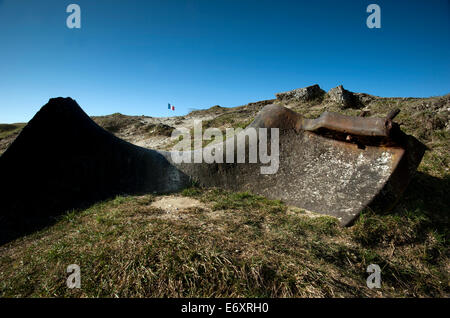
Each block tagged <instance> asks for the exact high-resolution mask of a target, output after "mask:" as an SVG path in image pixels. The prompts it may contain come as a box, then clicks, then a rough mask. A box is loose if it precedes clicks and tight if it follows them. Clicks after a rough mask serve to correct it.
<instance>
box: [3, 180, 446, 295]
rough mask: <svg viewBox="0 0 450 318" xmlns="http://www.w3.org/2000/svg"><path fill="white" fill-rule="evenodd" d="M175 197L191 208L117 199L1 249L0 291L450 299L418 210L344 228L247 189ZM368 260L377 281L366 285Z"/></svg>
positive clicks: (440, 252)
mask: <svg viewBox="0 0 450 318" xmlns="http://www.w3.org/2000/svg"><path fill="white" fill-rule="evenodd" d="M179 196H187V197H191V198H193V199H196V200H198V202H199V207H196V208H190V209H185V210H181V211H179V212H178V213H179V214H180V215H184V216H188V217H183V218H181V219H180V218H178V217H177V216H173V217H169V216H168V214H167V213H166V212H165V211H162V210H160V209H157V208H154V207H152V205H151V203H152V202H153V201H155V200H157V199H158V196H154V195H144V196H127V197H122V196H119V197H116V198H115V199H112V200H108V201H105V202H100V203H98V204H95V205H93V206H92V207H90V208H89V209H86V210H83V211H70V212H68V213H67V214H65V215H64V216H62V217H61V218H60V220H59V221H58V222H57V223H56V224H55V225H54V226H52V227H49V228H47V229H45V230H42V231H39V232H36V233H34V234H32V235H30V236H27V237H24V238H21V239H19V240H17V241H15V242H12V243H10V244H8V245H6V246H4V247H3V248H2V249H3V250H2V251H1V259H0V273H1V276H2V280H1V282H0V296H1V297H341V296H344V297H360V296H367V297H378V296H394V297H404V296H448V292H449V291H448V278H446V274H448V273H446V271H445V264H446V263H448V256H447V245H448V241H447V238H446V237H445V235H443V233H442V232H439V231H436V230H432V227H430V226H429V225H430V222H431V221H430V220H428V219H425V218H423V217H421V216H417V215H416V214H415V213H411V214H410V215H409V216H407V217H406V218H404V217H400V216H392V215H387V216H379V215H376V214H373V213H371V212H367V213H365V214H364V215H363V217H362V218H361V219H360V220H359V221H358V222H357V224H356V225H355V226H354V227H353V228H350V229H346V228H340V227H339V226H338V222H337V220H336V219H334V218H332V217H328V216H316V217H311V216H308V215H307V214H305V213H303V212H302V211H301V210H299V209H291V208H289V207H287V206H286V205H284V204H283V203H282V202H280V201H277V200H268V199H266V198H263V197H260V196H255V195H252V194H250V193H248V192H242V193H234V192H229V191H225V190H220V189H202V188H198V187H195V186H194V187H191V188H188V189H185V190H184V191H183V192H181V193H180V194H179ZM423 224H427V226H428V227H427V226H425V228H424V229H423V232H421V231H419V232H416V231H415V230H416V229H418V228H420V227H421V226H422V225H423ZM405 229H409V230H408V231H405ZM418 233H420V234H418ZM392 246H394V248H395V249H394V250H393V247H392ZM371 263H376V264H379V265H380V266H381V268H382V280H383V285H382V288H381V290H370V289H369V288H367V287H366V283H365V280H366V278H367V273H366V272H365V270H366V267H367V266H368V265H369V264H371ZM69 264H78V265H79V266H80V267H81V279H82V288H81V289H73V290H71V289H68V288H67V287H66V285H65V280H66V278H67V273H66V272H65V270H66V268H67V266H68V265H69Z"/></svg>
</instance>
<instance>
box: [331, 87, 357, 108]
mask: <svg viewBox="0 0 450 318" xmlns="http://www.w3.org/2000/svg"><path fill="white" fill-rule="evenodd" d="M327 95H328V98H329V99H330V100H331V101H332V102H333V103H335V104H338V105H339V106H340V107H341V108H360V106H362V105H361V103H360V102H359V99H358V98H357V97H356V96H355V95H354V94H353V93H352V92H350V91H348V90H346V89H345V88H344V87H343V86H342V85H339V86H337V87H335V88H332V89H330V90H329V91H328V93H327Z"/></svg>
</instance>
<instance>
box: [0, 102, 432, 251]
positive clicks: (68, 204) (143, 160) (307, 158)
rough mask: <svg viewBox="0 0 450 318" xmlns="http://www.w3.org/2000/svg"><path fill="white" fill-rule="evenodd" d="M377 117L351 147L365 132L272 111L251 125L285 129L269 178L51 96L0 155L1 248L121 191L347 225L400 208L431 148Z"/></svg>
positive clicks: (265, 111) (249, 165) (254, 167)
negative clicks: (255, 204) (299, 213)
mask: <svg viewBox="0 0 450 318" xmlns="http://www.w3.org/2000/svg"><path fill="white" fill-rule="evenodd" d="M369 120H371V121H374V122H375V123H376V125H378V124H380V125H381V128H380V127H378V128H379V129H376V130H375V131H378V132H381V135H374V136H358V135H357V134H353V135H351V136H352V138H350V141H347V139H348V138H341V137H343V136H345V134H348V133H350V134H351V133H352V132H353V133H354V132H355V131H356V132H358V129H356V130H355V127H353V128H352V129H354V130H351V129H350V130H349V131H346V130H345V129H346V127H347V126H345V125H344V126H343V127H344V128H345V129H344V130H343V131H339V133H340V134H338V135H339V138H334V137H336V136H333V134H331V135H330V130H329V129H328V130H325V131H323V129H321V128H323V127H320V125H319V126H318V127H319V128H317V127H316V126H315V125H316V124H317V122H307V121H305V120H304V119H302V118H301V117H300V116H298V114H296V113H294V112H292V111H290V110H288V109H287V108H284V107H281V106H276V105H267V106H265V108H264V109H263V110H262V111H261V112H260V114H259V115H258V116H257V118H255V120H254V122H253V123H252V124H251V125H250V126H251V127H257V128H258V127H260V128H261V127H262V128H263V127H268V128H270V127H273V128H274V127H276V128H280V166H279V170H278V172H277V173H275V174H272V175H270V174H268V175H262V174H261V173H260V167H261V166H265V165H263V164H261V163H246V164H236V163H230V164H227V163H223V164H220V163H213V164H207V163H198V164H188V163H185V164H174V163H173V162H172V160H171V154H170V152H164V151H161V152H159V151H154V150H149V149H145V148H141V147H138V146H135V145H132V144H130V143H128V142H125V141H123V140H121V139H119V138H117V137H115V136H114V135H112V134H110V133H108V132H107V131H105V130H104V129H102V128H101V127H99V126H98V125H97V124H95V123H94V122H93V121H92V120H91V119H90V118H89V116H87V115H86V114H85V113H84V112H83V111H82V109H81V108H80V107H79V106H78V104H77V103H76V102H75V101H74V100H72V99H70V98H56V99H51V100H50V101H49V103H48V104H46V105H45V106H44V107H43V108H42V109H41V110H40V111H39V112H38V113H37V114H36V115H35V117H34V118H33V119H32V120H31V121H30V122H29V123H28V125H27V126H26V127H25V128H24V129H23V131H22V132H21V134H20V135H19V136H18V137H17V139H16V140H15V141H14V142H13V144H12V145H11V146H10V147H9V148H8V149H7V150H6V152H5V153H4V154H3V155H2V156H1V157H0V176H1V177H2V180H1V181H2V182H0V193H1V194H2V198H1V199H2V210H1V213H0V242H4V241H5V240H8V239H11V238H13V237H16V236H17V235H20V234H21V233H22V234H23V233H25V232H27V231H30V230H32V229H33V228H34V227H35V226H36V225H37V224H41V223H42V222H43V223H42V224H44V225H45V224H48V220H49V218H53V217H54V216H56V215H58V214H59V213H62V212H64V211H67V210H69V209H72V208H78V207H82V206H85V205H87V204H90V203H92V202H95V201H98V200H102V199H105V198H108V197H111V196H114V195H116V194H126V193H129V194H131V193H143V192H147V193H148V192H157V193H164V192H172V191H177V190H180V189H182V188H184V187H187V186H189V185H190V184H191V181H192V179H195V180H197V181H199V182H200V183H201V184H203V185H205V186H218V187H224V188H228V189H233V190H238V191H243V190H248V191H251V192H253V193H257V194H261V195H264V196H267V197H269V198H274V199H282V200H284V201H285V202H287V203H290V204H292V205H296V206H298V207H303V208H305V209H308V210H311V211H314V212H320V213H324V214H329V215H333V216H336V217H337V218H339V219H340V221H341V223H342V224H343V225H347V224H350V223H351V222H352V220H353V219H354V218H355V217H356V216H357V215H358V214H359V212H360V211H361V209H362V208H363V207H365V206H366V205H368V204H377V205H378V206H381V207H386V206H388V205H391V204H393V203H395V201H396V200H397V199H398V198H399V197H400V195H401V193H402V192H403V190H404V189H405V187H406V185H407V184H408V182H409V180H410V178H411V176H412V174H413V173H414V171H415V170H416V168H417V166H418V164H419V163H420V160H421V158H422V156H423V153H424V150H425V148H424V147H423V145H422V144H420V143H419V142H418V141H417V140H415V139H414V138H413V137H410V136H406V135H405V134H403V133H401V131H400V130H399V129H398V130H395V134H392V133H391V131H390V130H389V131H387V130H386V131H384V132H383V129H384V127H383V125H385V124H386V123H388V124H389V123H390V122H386V121H381V122H380V121H377V120H373V119H369ZM318 122H320V121H318ZM343 122H344V123H345V120H344V121H343ZM325 123H326V121H325ZM324 127H325V126H324ZM326 127H328V126H326ZM326 127H325V128H326ZM316 128H317V129H316ZM328 128H330V127H328ZM331 128H332V129H336V128H337V130H339V129H341V128H342V127H341V126H340V124H338V125H337V126H336V125H331ZM305 129H306V130H305ZM308 129H310V130H311V131H308ZM341 130H342V129H341ZM342 134H343V135H342ZM370 134H371V130H369V135H370ZM383 134H384V135H383ZM341 135H342V136H341ZM363 135H364V134H363ZM348 136H349V135H347V137H348ZM234 138H235V140H236V138H237V137H236V136H235V137H234ZM368 138H369V139H368ZM361 143H362V144H361ZM209 147H212V146H209ZM222 147H224V149H226V145H225V144H222ZM269 149H270V146H269ZM224 153H226V151H224ZM191 155H192V153H191ZM235 155H236V154H235ZM246 162H248V158H247V159H246ZM43 220H46V221H43ZM46 222H47V223H46Z"/></svg>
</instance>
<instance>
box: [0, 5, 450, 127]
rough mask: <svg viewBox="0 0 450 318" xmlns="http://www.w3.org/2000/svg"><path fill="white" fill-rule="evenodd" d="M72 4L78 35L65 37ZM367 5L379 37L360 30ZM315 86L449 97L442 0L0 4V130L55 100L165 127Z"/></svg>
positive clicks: (449, 32)
mask: <svg viewBox="0 0 450 318" xmlns="http://www.w3.org/2000/svg"><path fill="white" fill-rule="evenodd" d="M70 3H76V4H78V5H79V6H80V7H81V29H68V28H67V27H66V18H67V16H68V15H69V14H68V13H66V7H67V6H68V5H69V4H70ZM371 3H376V4H378V5H380V7H381V29H369V28H367V26H366V19H367V16H368V15H369V14H368V13H366V7H367V6H368V5H369V4H371ZM315 83H317V84H319V85H320V86H321V87H322V88H323V89H325V90H329V89H330V88H332V87H334V86H337V85H339V84H343V85H344V87H345V88H347V89H349V90H352V91H356V92H366V93H370V94H374V95H379V96H405V97H406V96H413V97H421V96H436V95H443V94H447V93H449V92H450V4H449V1H448V0H442V1H439V0H430V1H414V0H403V1H402V0H396V1H392V0H389V1H380V0H372V1H361V0H355V1H351V0H342V1H335V0H334V1H325V0H318V1H300V0H297V1H282V0H277V1H275V0H273V1H266V0H186V1H181V0H159V1H134V0H127V1H125V0H123V1H119V0H86V1H85V0H70V1H64V0H53V1H51V0H40V1H31V0H30V1H26V0H21V1H17V0H0V122H3V123H5V122H23V121H28V120H29V119H31V118H32V116H33V115H34V114H35V113H36V111H38V110H39V109H40V107H41V106H42V105H44V104H45V103H46V102H47V101H48V99H49V98H51V97H57V96H64V97H66V96H70V97H72V98H74V99H76V100H77V101H78V103H79V104H80V105H81V107H82V108H83V109H84V110H85V111H86V112H87V113H88V114H89V115H105V114H111V113H114V112H121V113H123V114H129V115H149V116H171V115H183V114H186V113H187V112H188V110H189V109H190V108H207V107H210V106H213V105H217V104H218V105H221V106H226V107H229V106H238V105H243V104H246V103H248V102H254V101H258V100H263V99H270V98H273V97H274V94H275V93H277V92H281V91H286V90H290V89H294V88H298V87H304V86H308V85H312V84H315ZM169 102H170V103H172V104H174V105H175V106H176V111H175V112H171V111H169V110H167V103H169Z"/></svg>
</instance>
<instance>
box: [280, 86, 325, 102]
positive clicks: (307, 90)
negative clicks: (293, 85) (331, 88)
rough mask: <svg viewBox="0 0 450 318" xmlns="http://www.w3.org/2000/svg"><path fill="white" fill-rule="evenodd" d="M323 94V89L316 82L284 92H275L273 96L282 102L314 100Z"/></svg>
mask: <svg viewBox="0 0 450 318" xmlns="http://www.w3.org/2000/svg"><path fill="white" fill-rule="evenodd" d="M324 94H325V91H324V90H322V89H321V88H320V87H319V85H317V84H316V85H312V86H308V87H303V88H297V89H294V90H292V91H288V92H284V93H277V94H275V96H276V97H277V99H278V100H279V101H282V102H304V101H309V100H314V99H316V98H319V97H321V96H323V95H324Z"/></svg>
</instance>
